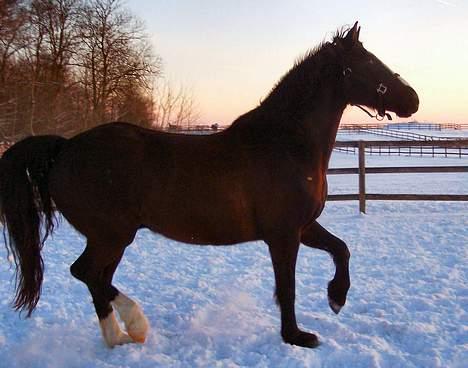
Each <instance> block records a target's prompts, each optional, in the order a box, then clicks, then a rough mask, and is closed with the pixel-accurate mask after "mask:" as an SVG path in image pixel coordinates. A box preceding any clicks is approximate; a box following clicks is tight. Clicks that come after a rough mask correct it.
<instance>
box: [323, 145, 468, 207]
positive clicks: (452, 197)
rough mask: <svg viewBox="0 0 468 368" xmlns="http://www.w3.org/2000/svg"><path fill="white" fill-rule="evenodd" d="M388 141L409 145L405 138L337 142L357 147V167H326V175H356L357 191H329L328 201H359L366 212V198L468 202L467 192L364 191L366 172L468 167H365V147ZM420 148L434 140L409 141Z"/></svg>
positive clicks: (456, 170)
mask: <svg viewBox="0 0 468 368" xmlns="http://www.w3.org/2000/svg"><path fill="white" fill-rule="evenodd" d="M387 144H389V145H390V146H392V147H401V146H404V145H408V142H406V141H387V142H385V141H348V142H336V146H337V147H338V148H339V147H353V148H357V149H358V154H359V156H358V162H359V166H358V167H351V168H331V169H328V174H329V175H342V174H344V175H347V174H357V175H359V193H349V194H331V195H329V196H328V198H327V200H329V201H348V200H359V211H360V212H362V213H365V212H366V201H367V200H387V201H388V200H398V201H402V200H403V201H468V194H379V193H366V174H388V173H441V172H444V173H447V172H454V173H467V172H468V166H416V167H413V166H401V167H367V168H366V161H365V155H366V148H367V147H372V146H374V147H375V146H380V145H383V146H386V145H387ZM411 144H412V145H413V144H416V146H419V147H426V146H431V145H433V144H434V142H425V141H419V142H412V143H411ZM437 145H438V146H440V147H443V148H453V147H456V148H462V149H465V150H466V149H467V148H468V139H462V140H457V141H440V142H437Z"/></svg>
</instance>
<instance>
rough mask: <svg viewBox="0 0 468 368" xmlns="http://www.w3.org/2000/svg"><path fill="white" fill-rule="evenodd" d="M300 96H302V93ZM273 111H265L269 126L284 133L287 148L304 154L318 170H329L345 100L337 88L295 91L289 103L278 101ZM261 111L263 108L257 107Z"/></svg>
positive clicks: (328, 85)
mask: <svg viewBox="0 0 468 368" xmlns="http://www.w3.org/2000/svg"><path fill="white" fill-rule="evenodd" d="M301 92H302V93H301ZM312 99H313V100H312ZM276 102H277V105H276V106H275V107H274V108H269V109H266V111H265V112H264V115H269V118H267V119H265V120H267V121H268V124H269V125H270V126H271V127H272V128H273V127H275V128H276V129H275V128H273V130H277V127H281V128H282V129H281V128H280V129H281V132H282V133H284V132H285V137H284V139H285V140H288V139H289V144H290V145H294V144H296V143H297V145H298V146H300V147H302V149H303V150H304V155H305V156H306V157H310V158H312V159H313V160H314V162H316V163H318V164H320V166H328V161H329V159H330V156H331V153H332V150H333V146H334V143H335V139H336V134H337V131H338V125H339V123H340V120H341V117H342V115H343V111H344V109H345V107H346V101H345V97H344V95H343V92H342V88H341V86H340V85H339V84H334V83H328V84H327V83H324V84H321V87H320V88H318V89H316V90H313V91H300V89H298V90H297V95H296V96H295V97H294V98H293V97H292V96H290V97H289V99H288V100H283V101H280V100H277V101H276ZM259 109H262V106H259Z"/></svg>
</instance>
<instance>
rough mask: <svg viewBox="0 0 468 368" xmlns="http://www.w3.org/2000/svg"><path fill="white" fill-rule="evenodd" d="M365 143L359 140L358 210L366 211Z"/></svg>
mask: <svg viewBox="0 0 468 368" xmlns="http://www.w3.org/2000/svg"><path fill="white" fill-rule="evenodd" d="M365 149H366V144H365V142H364V141H359V212H361V213H366V154H365V152H366V151H365Z"/></svg>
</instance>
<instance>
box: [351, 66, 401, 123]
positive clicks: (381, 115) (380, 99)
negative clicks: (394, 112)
mask: <svg viewBox="0 0 468 368" xmlns="http://www.w3.org/2000/svg"><path fill="white" fill-rule="evenodd" d="M352 72H353V71H352V69H351V68H349V67H347V68H344V69H343V76H345V77H347V76H349V75H350V74H351V73H352ZM387 91H388V87H387V86H386V85H385V84H383V83H379V85H378V86H377V88H376V93H377V113H376V114H375V115H372V114H371V113H370V112H369V111H368V110H367V109H366V108H365V107H363V106H361V105H357V104H356V105H355V104H352V106H356V107H359V108H360V109H361V110H362V111H364V112H365V113H366V114H367V115H369V116H370V117H371V118H375V119H376V120H378V121H382V120H384V119H385V117H387V119H388V120H392V116H391V115H390V114H389V113H388V112H386V111H385V102H384V95H385V94H386V93H387Z"/></svg>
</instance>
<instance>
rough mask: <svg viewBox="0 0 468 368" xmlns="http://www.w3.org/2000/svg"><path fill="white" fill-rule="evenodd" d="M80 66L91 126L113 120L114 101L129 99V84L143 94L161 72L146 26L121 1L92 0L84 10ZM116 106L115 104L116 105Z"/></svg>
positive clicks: (81, 28)
mask: <svg viewBox="0 0 468 368" xmlns="http://www.w3.org/2000/svg"><path fill="white" fill-rule="evenodd" d="M79 29H80V39H81V40H82V48H81V50H80V51H79V56H78V60H79V62H78V64H79V65H80V68H81V75H80V78H81V81H82V83H83V86H84V88H85V90H86V95H87V97H88V98H89V101H90V106H91V109H90V112H91V117H90V118H91V120H90V122H89V123H90V124H91V125H95V124H96V123H99V122H103V121H105V120H109V119H112V118H113V117H114V116H113V115H115V114H114V112H115V111H113V110H112V106H113V105H112V104H111V101H115V100H116V99H117V100H118V99H119V98H121V99H125V98H127V97H128V96H126V93H127V91H128V87H129V85H135V86H138V88H132V89H133V90H136V89H137V90H139V91H140V92H141V93H144V92H148V91H149V90H150V85H151V82H150V81H151V79H152V78H153V77H154V76H156V75H158V74H159V73H160V70H161V65H160V59H159V58H158V57H155V56H153V54H152V51H151V47H150V43H149V42H148V39H147V37H146V35H145V34H144V31H143V26H142V24H141V23H140V22H138V21H137V20H136V18H135V17H134V16H133V15H131V14H130V13H129V12H127V11H125V10H124V9H123V8H122V6H121V4H120V2H119V1H118V0H92V1H89V2H88V3H87V4H86V6H84V7H83V10H82V14H81V22H80V26H79ZM114 105H115V104H114Z"/></svg>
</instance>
